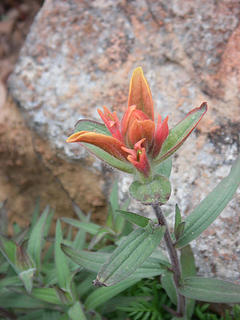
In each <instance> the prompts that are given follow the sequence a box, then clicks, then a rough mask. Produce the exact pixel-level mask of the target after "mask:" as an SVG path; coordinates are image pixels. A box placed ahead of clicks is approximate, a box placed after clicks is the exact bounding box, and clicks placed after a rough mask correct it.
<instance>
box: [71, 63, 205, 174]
mask: <svg viewBox="0 0 240 320" xmlns="http://www.w3.org/2000/svg"><path fill="white" fill-rule="evenodd" d="M206 111H207V104H206V103H205V102H204V103H203V104H202V105H201V107H200V108H196V109H193V110H192V111H191V112H190V113H189V114H188V115H187V116H186V118H185V119H184V120H183V121H181V122H180V123H179V124H177V125H176V126H175V127H174V128H173V129H172V130H170V131H169V128H168V117H166V118H165V119H164V120H163V121H162V119H161V116H160V115H158V121H157V125H155V122H154V109H153V100H152V94H151V91H150V88H149V86H148V83H147V80H146V78H145V77H144V74H143V71H142V68H141V67H138V68H136V69H135V70H134V72H133V75H132V78H131V81H130V87H129V96H128V108H127V110H126V112H125V113H124V115H123V118H122V120H121V121H120V120H119V119H118V116H117V114H116V112H110V111H109V110H108V109H107V108H106V107H103V111H101V110H98V113H99V115H100V117H101V119H102V121H103V122H104V124H105V126H106V127H105V128H106V130H105V129H104V127H103V125H102V124H100V123H97V122H93V121H91V120H85V121H84V120H82V121H80V122H79V123H78V124H77V127H76V130H77V131H76V132H75V133H74V134H73V135H71V136H70V137H69V138H68V139H67V142H81V143H83V145H84V143H86V144H88V145H89V144H90V145H92V147H91V152H92V153H94V154H95V155H96V156H98V157H99V158H101V159H102V160H104V161H105V162H107V163H109V164H110V165H111V166H114V167H116V168H118V169H120V170H123V171H126V172H131V169H129V165H130V167H131V165H132V168H135V169H136V170H137V171H138V172H140V173H141V174H142V175H143V176H145V177H148V176H149V175H150V173H151V172H152V171H154V166H155V165H156V164H158V163H159V162H161V161H164V160H165V159H166V158H168V157H169V156H171V155H172V154H173V153H174V152H175V151H176V150H177V149H178V148H179V147H180V146H181V144H182V143H183V142H184V141H185V140H186V139H187V137H188V136H189V134H190V133H191V132H192V130H193V129H194V128H195V127H196V126H197V124H198V122H199V121H200V120H201V118H202V117H203V115H204V114H205V113H206ZM109 134H110V135H109ZM95 147H96V148H97V149H95ZM101 150H102V152H101Z"/></svg>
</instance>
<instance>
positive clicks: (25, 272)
mask: <svg viewBox="0 0 240 320" xmlns="http://www.w3.org/2000/svg"><path fill="white" fill-rule="evenodd" d="M0 251H1V253H2V255H3V256H4V257H5V258H6V259H7V261H8V263H9V264H10V265H11V266H12V268H13V269H14V271H15V272H16V273H17V274H18V276H19V278H20V279H21V280H22V282H23V284H24V286H25V289H26V290H27V292H28V293H30V292H31V290H32V283H33V276H34V273H35V271H36V269H35V267H34V263H33V261H32V259H31V257H30V256H29V255H28V253H27V252H26V249H25V248H24V246H23V245H21V246H17V245H16V244H15V243H14V242H13V241H11V240H7V239H5V238H4V237H1V238H0Z"/></svg>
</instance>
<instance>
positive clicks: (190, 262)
mask: <svg viewBox="0 0 240 320" xmlns="http://www.w3.org/2000/svg"><path fill="white" fill-rule="evenodd" d="M180 262H181V269H182V277H183V278H186V277H192V276H195V275H196V266H195V260H194V255H193V252H192V249H191V247H190V245H187V246H186V247H184V248H182V249H181V256H180ZM194 307H195V300H194V299H190V298H187V299H186V304H185V314H186V315H187V319H191V318H192V315H193V312H194Z"/></svg>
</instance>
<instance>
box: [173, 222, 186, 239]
mask: <svg viewBox="0 0 240 320" xmlns="http://www.w3.org/2000/svg"><path fill="white" fill-rule="evenodd" d="M185 223H186V222H185V221H182V222H181V223H179V225H178V226H177V229H176V232H175V238H176V241H177V240H178V239H179V238H180V237H181V236H182V234H183V232H184V229H185Z"/></svg>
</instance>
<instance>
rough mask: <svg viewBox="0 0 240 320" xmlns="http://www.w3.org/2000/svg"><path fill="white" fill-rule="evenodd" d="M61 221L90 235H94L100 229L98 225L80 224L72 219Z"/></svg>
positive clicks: (80, 222)
mask: <svg viewBox="0 0 240 320" xmlns="http://www.w3.org/2000/svg"><path fill="white" fill-rule="evenodd" d="M61 220H62V221H64V222H66V223H68V224H70V225H72V226H74V227H76V228H79V229H82V230H84V231H86V232H88V233H90V234H92V235H96V234H97V233H98V232H99V231H100V229H101V227H100V226H99V225H97V224H95V223H92V222H82V221H78V220H75V219H72V218H61Z"/></svg>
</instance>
